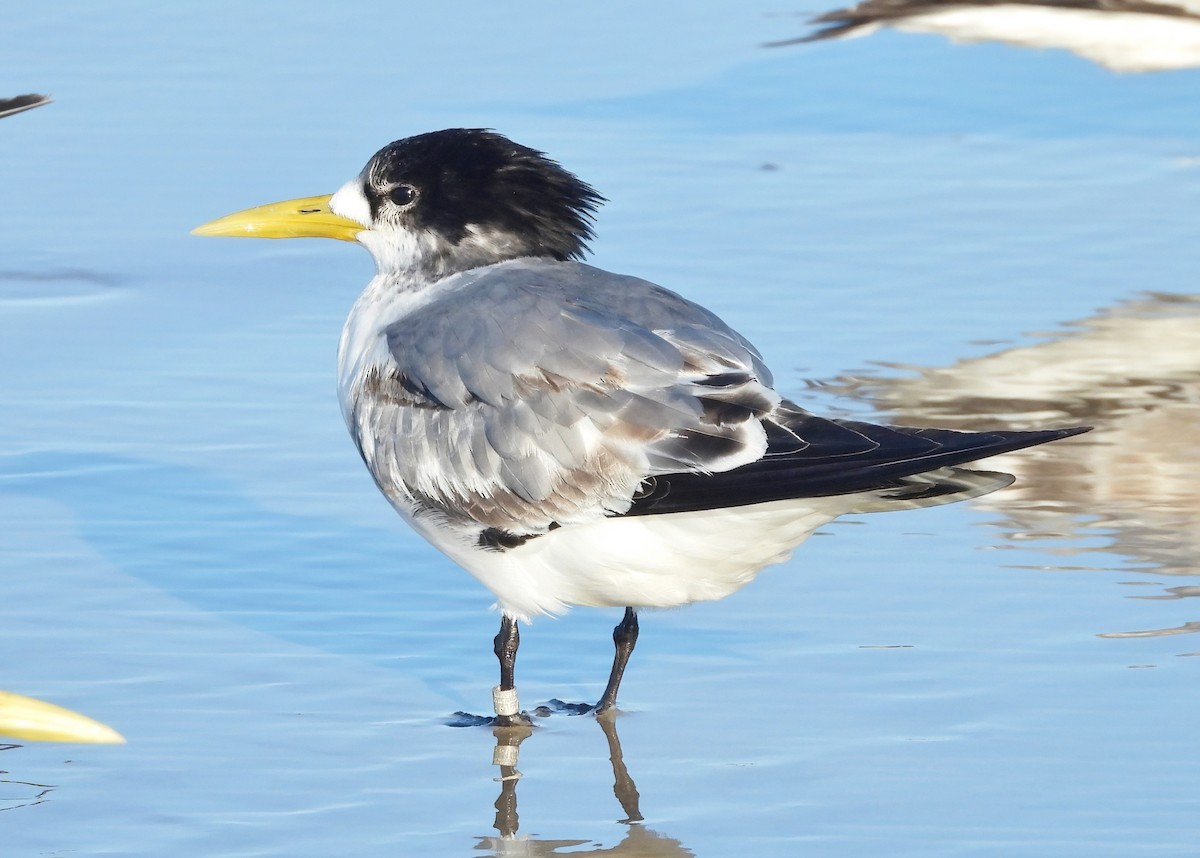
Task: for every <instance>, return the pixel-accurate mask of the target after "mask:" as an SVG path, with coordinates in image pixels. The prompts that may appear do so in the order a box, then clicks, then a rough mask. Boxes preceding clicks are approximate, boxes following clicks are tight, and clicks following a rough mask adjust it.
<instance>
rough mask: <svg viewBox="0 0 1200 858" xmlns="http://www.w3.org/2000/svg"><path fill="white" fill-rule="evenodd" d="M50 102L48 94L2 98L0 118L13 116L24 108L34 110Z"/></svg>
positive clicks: (0, 101) (0, 100)
mask: <svg viewBox="0 0 1200 858" xmlns="http://www.w3.org/2000/svg"><path fill="white" fill-rule="evenodd" d="M49 103H50V96H48V95H35V94H30V95H17V96H14V97H12V98H0V118H3V117H5V116H12V115H13V114H14V113H20V112H21V111H22V110H32V109H33V108H35V107H41V106H42V105H43V104H49Z"/></svg>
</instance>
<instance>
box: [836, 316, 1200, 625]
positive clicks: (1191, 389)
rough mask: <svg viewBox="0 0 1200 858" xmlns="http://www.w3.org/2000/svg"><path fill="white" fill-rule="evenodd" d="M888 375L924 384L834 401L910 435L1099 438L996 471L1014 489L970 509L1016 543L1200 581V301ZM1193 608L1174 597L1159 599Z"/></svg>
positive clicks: (1001, 460) (889, 384)
mask: <svg viewBox="0 0 1200 858" xmlns="http://www.w3.org/2000/svg"><path fill="white" fill-rule="evenodd" d="M893 368H897V369H905V370H910V371H911V370H916V374H915V375H908V376H904V377H894V378H866V377H856V378H842V379H838V380H837V381H835V382H834V383H832V384H830V385H828V386H827V387H828V389H830V390H833V391H836V392H841V393H843V394H845V395H848V396H851V397H854V398H857V399H862V400H866V401H868V402H870V403H871V404H872V406H873V407H874V408H876V409H878V410H879V411H881V412H883V413H884V414H885V415H886V416H887V417H888V419H892V420H895V421H896V422H897V423H903V424H911V425H937V426H946V427H949V428H961V429H973V428H979V427H982V426H1005V427H1007V426H1012V427H1017V426H1029V425H1053V424H1058V423H1064V424H1076V423H1084V424H1092V425H1094V426H1095V427H1096V430H1095V431H1094V432H1093V433H1092V434H1091V435H1089V436H1088V437H1086V438H1079V439H1072V440H1071V441H1070V442H1066V443H1062V444H1058V445H1056V449H1055V450H1054V455H1044V454H1042V453H1041V452H1040V451H1039V450H1036V449H1034V450H1029V451H1024V452H1023V453H1021V454H1014V455H1008V456H1003V457H998V459H997V465H998V467H1000V468H1003V469H1004V470H1006V471H1009V472H1011V473H1013V474H1015V475H1016V476H1017V482H1016V484H1015V485H1014V486H1013V487H1012V488H1009V489H1008V490H1006V491H1004V492H998V493H997V494H995V495H992V496H990V497H986V498H981V499H979V500H977V501H976V502H975V503H976V504H977V505H978V506H980V507H983V508H985V509H990V510H994V511H996V512H998V513H1000V514H1001V515H1002V516H1003V521H1002V522H1001V524H1002V526H1003V527H1004V529H1005V531H1006V532H1007V536H1008V538H1009V539H1011V540H1049V541H1053V545H1052V546H1051V547H1049V548H1048V549H1047V550H1049V551H1051V552H1052V553H1054V554H1058V555H1062V556H1075V557H1076V558H1077V559H1078V558H1080V557H1082V556H1083V555H1086V554H1087V553H1089V552H1097V551H1103V552H1116V553H1119V554H1121V555H1124V556H1125V557H1127V558H1129V560H1130V561H1132V562H1131V563H1130V564H1129V565H1127V566H1123V567H1121V568H1122V569H1124V570H1127V571H1138V572H1149V573H1152V574H1154V575H1156V576H1161V575H1200V560H1198V558H1200V296H1195V295H1174V294H1146V295H1143V296H1141V297H1139V298H1137V299H1135V300H1131V301H1128V302H1125V303H1122V304H1120V305H1118V306H1116V307H1113V308H1110V309H1106V310H1104V311H1102V312H1100V313H1098V314H1097V315H1096V316H1095V317H1093V318H1090V319H1087V320H1085V321H1082V322H1078V323H1075V324H1072V325H1069V326H1068V327H1067V328H1066V329H1065V330H1064V331H1061V332H1058V333H1056V334H1053V335H1050V336H1048V337H1045V338H1044V339H1043V340H1042V341H1041V342H1038V343H1035V344H1033V345H1030V346H1023V347H1019V348H1013V349H1009V350H1006V351H1001V352H998V353H995V354H991V355H987V356H985V357H981V358H973V359H969V360H962V361H959V362H958V363H956V364H954V365H953V366H950V367H945V368H934V369H920V368H914V367H893ZM1097 562H1102V561H1099V560H1098V559H1097ZM1196 595H1200V587H1196V586H1178V587H1172V588H1170V589H1168V590H1167V591H1166V594H1165V595H1163V596H1160V597H1159V598H1165V599H1181V598H1188V597H1192V596H1196ZM1191 625H1192V624H1189V626H1191ZM1197 630H1198V629H1197V628H1184V629H1182V631H1197ZM1179 633H1181V629H1179V628H1171V629H1162V630H1159V631H1157V632H1154V631H1141V632H1136V633H1134V632H1128V633H1125V632H1122V633H1113V634H1112V635H1106V636H1128V635H1135V634H1136V635H1137V636H1147V635H1151V634H1179Z"/></svg>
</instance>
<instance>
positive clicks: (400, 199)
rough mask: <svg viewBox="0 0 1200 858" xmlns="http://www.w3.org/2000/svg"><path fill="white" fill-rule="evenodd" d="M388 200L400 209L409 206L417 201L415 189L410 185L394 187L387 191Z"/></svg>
mask: <svg viewBox="0 0 1200 858" xmlns="http://www.w3.org/2000/svg"><path fill="white" fill-rule="evenodd" d="M388 199H389V200H391V201H392V203H393V204H394V205H397V206H399V207H400V208H405V207H406V206H411V205H412V204H413V203H414V202H415V201H416V199H417V189H416V188H414V187H413V186H412V185H396V187H394V188H392V189H391V190H390V191H388Z"/></svg>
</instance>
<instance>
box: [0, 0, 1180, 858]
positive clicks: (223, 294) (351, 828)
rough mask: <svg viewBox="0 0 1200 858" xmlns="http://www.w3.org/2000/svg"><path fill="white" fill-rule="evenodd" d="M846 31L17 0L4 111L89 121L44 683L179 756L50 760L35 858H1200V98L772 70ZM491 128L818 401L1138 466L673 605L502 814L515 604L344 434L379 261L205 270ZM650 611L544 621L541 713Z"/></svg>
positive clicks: (930, 76)
mask: <svg viewBox="0 0 1200 858" xmlns="http://www.w3.org/2000/svg"><path fill="white" fill-rule="evenodd" d="M818 11H821V10H819V9H815V8H814V9H797V8H792V7H780V6H775V7H769V8H749V7H746V6H745V5H744V4H740V3H718V2H707V3H698V4H697V3H686V4H685V3H663V4H641V3H631V2H616V3H608V4H604V5H602V6H595V7H594V8H593V7H587V8H585V7H578V8H576V7H572V6H569V5H563V4H553V3H527V4H522V5H521V6H520V7H518V8H513V7H510V6H503V5H496V4H482V3H462V4H369V3H360V2H359V3H355V2H351V3H340V4H328V3H324V4H322V3H313V2H291V3H281V2H263V3H255V4H245V3H231V2H224V0H218V2H210V3H206V4H203V5H194V6H191V5H181V4H149V3H144V2H133V0H128V2H114V3H105V4H90V3H81V2H67V3H59V4H41V5H40V6H30V5H26V6H22V7H21V8H19V9H18V8H14V9H12V10H9V14H8V15H7V16H6V19H5V23H4V26H3V28H2V32H0V70H2V71H3V74H0V82H2V84H3V86H4V87H5V88H6V91H5V92H4V93H0V94H3V95H15V94H18V93H21V92H27V91H38V92H47V93H49V94H51V95H52V96H53V97H54V99H55V101H54V103H53V104H52V105H49V106H47V107H43V108H39V109H37V110H35V111H31V112H28V113H24V114H21V115H19V116H14V117H11V118H7V119H5V120H3V122H0V182H2V183H3V188H4V196H3V198H4V201H5V204H4V205H3V206H0V235H3V237H4V238H3V256H2V258H0V362H2V365H3V366H4V367H5V370H4V371H3V372H2V373H0V401H3V402H4V403H5V406H6V407H5V414H6V417H5V419H4V420H2V421H0V522H3V525H2V526H0V580H2V581H3V583H4V592H5V599H4V614H3V616H4V622H3V623H0V645H2V646H3V648H4V651H5V652H6V653H7V658H5V659H4V662H5V667H4V675H3V677H2V678H0V687H3V688H5V689H8V690H12V691H17V692H20V693H24V694H31V695H36V696H39V697H44V698H48V699H52V700H54V701H56V702H58V703H61V704H63V705H67V706H70V707H72V708H75V709H79V710H81V711H85V712H87V713H88V714H90V715H92V716H94V717H96V718H99V719H101V720H103V721H105V722H107V723H110V724H112V725H113V726H114V727H116V728H118V729H119V730H120V731H121V732H122V733H123V734H124V735H125V736H126V737H127V739H128V740H129V744H128V745H125V746H120V747H84V746H66V745H32V744H28V745H21V746H18V747H15V748H10V749H7V750H4V751H2V752H0V769H3V771H4V774H3V775H0V779H2V781H3V783H0V787H2V788H0V809H4V810H6V811H8V812H7V813H4V814H3V815H2V816H0V826H3V833H2V834H0V842H3V844H4V848H3V854H4V855H5V856H8V855H12V856H20V858H24V857H25V856H30V858H32V856H46V855H62V856H67V855H70V856H87V855H120V856H162V855H177V856H196V858H199V856H204V858H212V856H274V855H279V856H288V858H302V856H329V855H346V854H379V855H383V854H389V855H391V854H394V855H467V854H496V855H550V854H611V855H642V856H649V855H653V856H683V855H705V856H708V855H730V856H734V855H737V856H741V855H754V856H774V855H779V856H797V855H805V856H862V855H872V856H876V855H888V856H968V855H970V856H991V855H1005V856H1014V855H1020V856H1031V858H1032V856H1048V855H1054V856H1089V858H1095V856H1114V857H1115V856H1134V855H1147V856H1149V855H1154V856H1165V855H1180V856H1182V855H1192V854H1195V849H1196V847H1195V844H1196V841H1197V835H1198V834H1200V824H1198V823H1197V819H1200V801H1198V800H1197V799H1198V794H1197V787H1196V754H1195V751H1194V750H1193V745H1194V732H1195V728H1194V711H1195V704H1196V702H1197V696H1196V685H1197V675H1196V672H1197V670H1198V669H1200V658H1197V657H1196V656H1197V655H1200V652H1198V651H1200V643H1198V642H1197V640H1198V639H1196V638H1194V637H1192V634H1193V633H1194V632H1195V631H1197V630H1200V625H1198V624H1197V623H1198V621H1200V616H1198V615H1197V612H1196V611H1195V610H1194V607H1193V605H1194V603H1192V602H1191V601H1190V598H1191V597H1193V596H1195V595H1197V594H1198V593H1200V589H1198V588H1200V581H1197V579H1196V575H1197V574H1198V569H1197V567H1196V565H1195V560H1194V558H1195V557H1196V556H1197V554H1196V549H1200V545H1197V544H1196V543H1197V542H1198V541H1200V540H1197V539H1196V537H1195V534H1196V533H1200V521H1197V520H1196V519H1197V517H1196V514H1195V512H1194V511H1195V510H1196V509H1200V497H1198V496H1197V495H1196V490H1195V486H1196V485H1198V484H1200V482H1198V481H1200V462H1198V460H1197V454H1196V453H1195V450H1197V449H1200V438H1198V437H1196V435H1197V429H1196V427H1197V426H1200V420H1198V419H1196V418H1198V417H1200V414H1198V413H1197V412H1198V411H1200V386H1198V384H1197V382H1198V379H1200V374H1198V373H1197V371H1196V370H1195V367H1200V322H1198V321H1197V318H1198V314H1197V312H1196V308H1195V307H1194V306H1193V298H1194V294H1195V293H1196V291H1197V289H1196V285H1195V283H1194V279H1195V272H1196V271H1197V270H1200V242H1197V241H1196V240H1195V237H1194V235H1193V233H1194V231H1195V228H1196V227H1195V219H1194V217H1192V215H1193V213H1194V212H1195V211H1196V210H1197V203H1198V202H1200V172H1198V169H1200V118H1198V114H1197V112H1196V110H1195V109H1194V105H1195V103H1196V98H1195V96H1196V92H1197V88H1198V87H1200V72H1197V71H1181V72H1174V73H1166V74H1158V75H1145V76H1120V75H1115V74H1113V73H1110V72H1107V71H1105V70H1103V69H1099V68H1097V67H1094V66H1092V65H1090V64H1089V63H1087V62H1086V61H1085V60H1082V59H1079V58H1077V57H1074V56H1072V55H1070V54H1066V53H1058V52H1030V51H1022V50H1020V49H1017V48H1011V47H1006V46H1001V45H972V46H962V45H954V44H951V43H948V42H945V41H943V40H940V39H938V38H934V37H921V36H906V35H902V34H895V33H882V34H879V35H876V36H872V37H871V38H868V39H859V40H855V41H850V42H831V43H822V44H817V45H807V46H793V47H789V48H771V49H768V48H763V47H762V46H761V45H762V44H763V43H764V42H767V41H771V40H773V39H781V38H787V37H789V36H792V35H796V34H797V33H798V32H800V31H802V30H803V20H804V17H803V14H797V13H816V12H818ZM448 126H471V127H492V128H496V129H498V130H500V131H502V132H504V133H506V134H508V135H510V136H512V137H513V138H515V139H517V140H519V141H521V142H523V143H526V144H528V145H532V146H535V147H537V148H539V149H543V150H545V151H547V152H549V153H550V154H551V155H552V156H553V157H555V158H556V159H557V160H559V161H560V162H561V163H563V164H564V165H565V166H567V167H568V168H569V169H571V170H573V171H575V172H577V173H578V174H580V175H581V176H583V177H584V178H585V179H587V180H588V181H589V182H591V183H593V184H594V185H595V186H596V187H597V188H599V189H600V190H601V192H602V193H604V194H605V195H606V196H607V197H608V198H609V200H610V202H609V203H608V204H607V205H606V206H605V207H604V209H603V210H602V211H601V215H600V219H599V221H598V225H597V239H596V241H595V242H594V250H595V253H594V261H595V262H596V264H599V265H601V266H604V267H607V268H610V269H613V270H618V271H623V272H627V273H633V274H637V275H639V276H643V277H647V278H649V279H652V280H655V281H657V282H660V283H663V284H664V285H666V286H668V287H671V288H673V289H676V290H678V291H680V292H683V293H685V294H686V295H688V296H689V297H691V298H693V299H696V300H699V301H700V302H702V303H704V304H706V305H708V306H710V307H712V308H713V309H714V310H716V311H717V312H718V313H720V314H721V315H722V316H723V317H725V318H726V319H728V320H729V321H730V322H731V323H732V324H733V325H735V327H737V328H738V329H739V330H741V331H743V332H744V333H745V334H746V335H747V336H749V337H750V338H751V339H752V340H753V341H755V342H756V343H757V344H758V345H759V346H760V347H761V349H762V351H763V352H764V354H765V355H766V357H767V358H768V361H769V362H770V364H771V365H772V366H773V367H774V369H775V372H776V377H777V380H778V382H779V385H780V387H781V388H782V389H783V390H784V391H785V392H787V393H789V394H791V395H793V396H795V397H797V398H799V399H800V400H801V401H802V402H803V403H804V404H806V405H807V406H809V407H812V408H817V409H823V410H828V411H836V412H843V413H855V414H865V415H868V416H874V417H879V418H894V419H900V418H903V419H905V420H909V421H931V422H939V421H940V422H946V423H947V424H948V425H949V424H953V425H960V424H961V425H967V424H970V425H975V424H976V423H978V422H979V421H982V422H983V423H988V422H989V421H991V422H994V423H997V424H1001V425H1010V424H1012V425H1017V424H1025V425H1028V424H1031V423H1036V424H1042V423H1046V424H1054V425H1065V424H1067V423H1077V422H1089V423H1094V424H1095V425H1096V426H1097V429H1096V431H1095V432H1093V433H1092V435H1090V436H1087V437H1086V438H1084V439H1079V440H1077V441H1074V442H1070V443H1064V444H1062V445H1055V446H1054V447H1052V448H1046V449H1044V450H1038V451H1034V452H1031V453H1030V454H1028V455H1026V456H1023V457H1010V458H1009V459H1006V460H1005V461H1004V462H1003V463H1002V464H1003V466H1005V467H1008V468H1010V469H1011V470H1013V471H1014V473H1017V475H1018V477H1019V480H1020V481H1019V483H1018V485H1017V486H1016V487H1014V488H1013V489H1010V490H1007V491H1005V492H1002V493H999V494H997V495H994V496H991V497H989V498H987V499H984V500H981V501H979V502H977V503H975V504H970V505H969V504H960V505H955V506H949V507H941V508H937V509H931V510H924V511H920V512H913V513H896V514H892V515H888V516H863V517H858V518H853V519H848V520H842V521H839V522H836V523H835V524H833V525H831V526H829V527H827V528H825V529H824V530H823V531H822V532H821V534H819V535H818V536H816V537H814V538H813V539H812V540H810V541H809V542H808V543H806V544H805V545H804V546H803V547H802V548H801V549H800V550H799V551H798V552H797V555H796V557H795V558H794V559H793V560H792V561H790V562H789V563H787V564H785V565H783V566H780V567H778V568H774V569H772V570H769V571H768V572H766V573H764V574H763V576H762V577H761V578H760V579H759V580H758V581H756V582H755V583H754V584H753V585H752V586H750V587H747V588H746V589H745V590H743V591H741V592H739V593H738V594H736V595H734V596H733V597H731V598H729V599H727V600H725V601H723V602H721V603H718V604H705V605H696V606H693V607H691V608H688V609H686V610H680V611H672V612H656V613H647V614H646V615H645V616H644V617H643V622H642V637H641V640H640V642H639V645H638V652H637V654H636V656H635V658H634V662H633V664H632V666H631V668H630V672H629V674H628V676H627V679H626V684H625V686H624V688H623V698H622V706H623V709H624V710H626V711H625V712H624V713H623V714H622V716H621V717H620V718H618V719H617V731H618V732H619V737H611V736H606V735H605V734H604V733H603V732H602V730H601V728H600V726H599V725H598V724H597V723H596V722H595V721H594V719H591V718H589V717H586V716H581V717H575V716H569V715H566V714H563V713H561V712H559V713H556V714H553V715H550V716H549V717H547V718H544V719H541V720H540V721H539V726H538V728H537V730H536V731H535V732H534V734H533V735H532V736H530V737H528V738H526V739H525V740H524V741H523V742H522V744H521V747H520V762H519V769H520V771H521V772H522V773H523V777H522V778H521V779H520V780H519V781H515V782H514V781H508V782H499V781H497V780H495V778H497V777H498V776H499V775H501V774H503V771H502V770H501V769H498V768H497V767H496V766H495V765H493V756H492V755H493V749H494V745H495V743H496V741H497V740H496V738H495V737H494V736H493V735H492V733H491V731H490V730H488V729H487V728H482V727H474V728H453V727H450V726H447V722H448V721H449V720H451V719H452V716H453V713H455V712H456V711H459V710H464V711H467V712H475V713H478V712H483V711H485V710H486V708H487V707H488V706H489V705H490V700H489V697H488V689H489V688H490V686H491V685H492V684H493V683H494V681H495V678H494V674H495V661H494V658H493V657H492V654H491V637H492V635H493V634H494V633H495V625H496V617H495V615H494V614H492V613H489V611H488V607H489V605H490V603H491V599H490V597H489V596H488V594H487V593H486V592H485V591H483V590H482V589H481V588H480V587H479V585H477V584H476V583H475V582H474V581H473V580H472V579H471V578H470V577H469V576H467V575H466V574H465V573H463V572H461V571H460V570H458V569H457V568H456V567H454V565H453V564H452V563H451V562H450V561H449V560H447V559H446V558H444V557H442V556H441V555H440V554H438V553H437V552H435V551H434V550H433V549H432V548H430V547H428V546H427V545H426V544H425V543H423V542H422V541H421V540H420V539H419V538H418V537H416V536H415V535H414V534H412V533H410V532H409V531H407V530H406V529H405V528H404V526H403V525H402V524H401V523H400V522H399V521H398V520H397V519H396V517H395V515H394V514H393V513H392V511H391V510H390V509H389V508H388V506H387V504H386V503H385V502H384V501H383V499H382V498H381V497H379V495H378V493H377V492H376V490H375V488H374V486H373V485H372V483H371V481H370V478H369V477H368V475H367V474H366V472H365V470H364V469H363V468H362V466H361V463H360V462H359V461H358V457H357V454H356V452H355V451H354V449H353V446H352V444H351V442H350V441H349V439H348V437H347V436H346V432H345V429H344V427H343V426H342V423H341V417H340V415H339V413H338V409H337V404H336V397H335V394H334V377H333V376H334V373H333V369H334V367H333V364H334V352H335V348H336V342H337V336H338V333H339V331H340V327H341V323H342V319H343V318H344V316H345V313H346V312H347V310H348V308H349V306H350V304H351V303H352V302H353V300H354V297H355V296H356V295H357V292H358V290H359V289H360V288H361V287H362V285H363V284H365V282H366V280H367V279H368V278H369V276H370V274H371V264H370V260H369V258H368V257H367V255H366V254H365V253H363V252H361V250H359V249H357V248H353V247H350V246H348V245H342V244H337V246H334V243H320V242H278V243H276V242H226V241H214V240H211V239H199V238H196V237H193V236H191V235H189V230H190V229H191V228H192V227H194V226H196V225H197V224H199V223H202V222H204V221H206V220H209V219H211V218H213V217H216V216H218V215H221V214H224V213H227V212H229V211H233V210H236V209H240V208H244V207H247V206H250V205H255V204H259V203H264V202H270V201H273V200H277V199H283V198H287V197H295V196H302V195H309V194H317V193H325V192H332V191H333V190H336V188H337V187H339V186H340V185H341V184H342V182H344V181H345V180H346V179H348V178H349V177H351V176H352V175H354V174H355V173H356V172H357V171H358V170H359V169H360V167H361V165H362V164H363V163H364V162H365V161H366V159H367V158H368V157H369V156H370V155H371V154H372V153H373V152H374V151H375V150H376V149H377V148H379V147H380V146H381V145H383V144H385V143H387V142H388V141H390V140H393V139H396V138H398V137H402V136H406V135H409V134H414V133H418V132H421V131H427V130H432V129H435V128H442V127H448ZM938 373H941V374H938ZM914 379H915V381H914ZM922 379H927V380H928V382H929V383H928V384H924V385H922V384H921V380H922ZM972 421H974V422H972ZM998 466H1000V465H998ZM1193 477H1195V478H1196V479H1193ZM617 619H618V614H617V612H612V611H586V610H579V611H576V612H574V613H572V614H571V615H569V616H568V617H566V618H564V619H561V620H539V621H538V622H536V623H535V624H534V625H533V626H532V627H530V628H529V629H527V630H525V631H524V635H523V645H522V652H521V662H520V666H519V676H520V686H521V691H522V695H523V699H524V700H525V701H526V702H527V703H529V704H531V705H532V704H534V703H540V702H544V701H550V700H552V699H555V698H557V699H561V700H565V701H568V702H581V701H587V700H593V699H595V697H596V696H597V695H598V693H599V692H600V690H601V688H602V686H603V681H604V679H605V678H606V675H607V670H608V664H609V662H610V659H611V645H610V643H609V640H610V639H609V633H610V628H611V625H612V624H613V623H614V622H615V621H616V620H617ZM615 741H619V742H620V748H621V749H622V750H623V765H624V766H627V775H628V776H629V777H630V778H631V779H632V781H631V782H630V783H635V784H636V791H637V793H638V794H639V795H640V802H638V805H637V808H636V809H637V814H636V815H639V816H642V817H644V821H641V822H633V821H629V820H631V819H632V817H633V816H634V815H635V814H632V813H631V810H630V806H629V804H628V803H629V800H630V793H629V789H628V783H627V782H626V781H624V780H623V776H622V771H623V770H622V769H621V767H620V766H618V767H617V769H616V770H615V771H614V766H613V763H612V762H611V760H610V757H613V756H614V747H615V745H614V744H612V743H613V742H615ZM617 759H621V758H620V756H619V755H617ZM614 784H616V785H617V786H618V789H616V790H614ZM622 784H625V786H624V787H622V786H621V785H622ZM498 799H499V800H500V802H499V804H500V809H499V811H498V809H497V806H496V804H497V800H498ZM622 799H624V800H625V803H624V804H623V803H622Z"/></svg>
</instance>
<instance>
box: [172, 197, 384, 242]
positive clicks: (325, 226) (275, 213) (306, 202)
mask: <svg viewBox="0 0 1200 858" xmlns="http://www.w3.org/2000/svg"><path fill="white" fill-rule="evenodd" d="M329 199H330V195H329V194H326V195H325V196H321V197H301V198H300V199H296V200H284V201H283V202H279V203H268V204H267V205H265V206H257V207H256V208H252V209H245V210H244V211H240V212H234V213H233V214H230V215H225V217H221V218H217V219H216V220H213V221H209V222H208V223H206V224H204V225H203V226H198V227H196V228H195V229H193V230H192V234H193V235H227V236H233V237H237V238H336V239H337V240H338V241H357V240H358V234H359V233H360V232H362V231H363V230H365V229H366V227H365V226H363V225H362V224H361V223H359V222H358V221H355V220H350V219H349V218H344V217H342V216H341V215H337V214H334V213H333V211H332V210H331V209H330V208H329Z"/></svg>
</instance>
